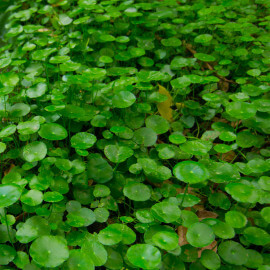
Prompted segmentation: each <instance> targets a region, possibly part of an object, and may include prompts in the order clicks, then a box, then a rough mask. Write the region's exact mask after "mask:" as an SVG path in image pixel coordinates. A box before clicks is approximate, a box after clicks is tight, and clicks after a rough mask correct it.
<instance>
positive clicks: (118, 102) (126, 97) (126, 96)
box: [112, 91, 136, 109]
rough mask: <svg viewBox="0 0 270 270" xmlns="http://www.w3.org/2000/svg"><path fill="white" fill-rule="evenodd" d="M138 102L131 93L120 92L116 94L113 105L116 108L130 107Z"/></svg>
mask: <svg viewBox="0 0 270 270" xmlns="http://www.w3.org/2000/svg"><path fill="white" fill-rule="evenodd" d="M135 100H136V97H135V96H134V95H133V94H132V93H131V92H129V91H120V92H119V93H116V94H115V95H114V97H113V99H112V103H113V105H114V107H116V108H121V109H123V108H127V107H130V106H131V105H132V104H133V103H134V102H135Z"/></svg>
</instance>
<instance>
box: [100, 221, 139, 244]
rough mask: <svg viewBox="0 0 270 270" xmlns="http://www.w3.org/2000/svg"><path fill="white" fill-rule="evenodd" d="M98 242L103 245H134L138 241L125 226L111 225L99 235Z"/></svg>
mask: <svg viewBox="0 0 270 270" xmlns="http://www.w3.org/2000/svg"><path fill="white" fill-rule="evenodd" d="M98 240H99V242H100V243H101V244H103V245H108V246H112V245H116V244H118V243H120V242H122V243H123V244H127V245H128V244H132V243H133V242H134V241H135V240H136V234H135V233H134V232H133V231H132V230H131V229H130V228H129V227H128V226H126V225H124V224H116V223H115V224H110V225H108V226H107V227H106V228H105V229H103V230H101V231H100V232H99V234H98Z"/></svg>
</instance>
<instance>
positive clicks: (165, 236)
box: [152, 231, 179, 250]
mask: <svg viewBox="0 0 270 270" xmlns="http://www.w3.org/2000/svg"><path fill="white" fill-rule="evenodd" d="M178 238H179V237H178V235H177V234H176V233H175V232H166V231H161V232H157V233H156V234H154V235H153V237H152V241H153V243H154V245H156V246H157V247H159V248H161V249H164V250H174V249H176V248H177V247H178V241H179V239H178Z"/></svg>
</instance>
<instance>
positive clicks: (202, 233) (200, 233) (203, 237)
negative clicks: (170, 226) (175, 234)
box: [186, 222, 215, 248]
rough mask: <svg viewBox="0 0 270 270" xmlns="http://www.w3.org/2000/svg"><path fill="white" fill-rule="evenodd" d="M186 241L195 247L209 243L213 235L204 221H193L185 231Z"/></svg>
mask: <svg viewBox="0 0 270 270" xmlns="http://www.w3.org/2000/svg"><path fill="white" fill-rule="evenodd" d="M186 237H187V241H188V242H189V243H190V244H191V245H192V246H193V247H197V248H202V247H206V246H208V245H210V244H211V243H212V242H213V241H214V240H215V235H214V232H213V230H212V229H211V227H210V226H208V225H207V224H204V223H200V222H197V223H193V224H192V225H191V226H190V227H189V228H188V231H187V235H186Z"/></svg>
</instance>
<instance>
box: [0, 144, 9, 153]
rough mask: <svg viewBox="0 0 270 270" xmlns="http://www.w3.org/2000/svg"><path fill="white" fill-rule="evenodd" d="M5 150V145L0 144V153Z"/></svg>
mask: <svg viewBox="0 0 270 270" xmlns="http://www.w3.org/2000/svg"><path fill="white" fill-rule="evenodd" d="M6 148H7V146H6V144H5V143H2V142H0V153H3V152H5V150H6Z"/></svg>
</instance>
